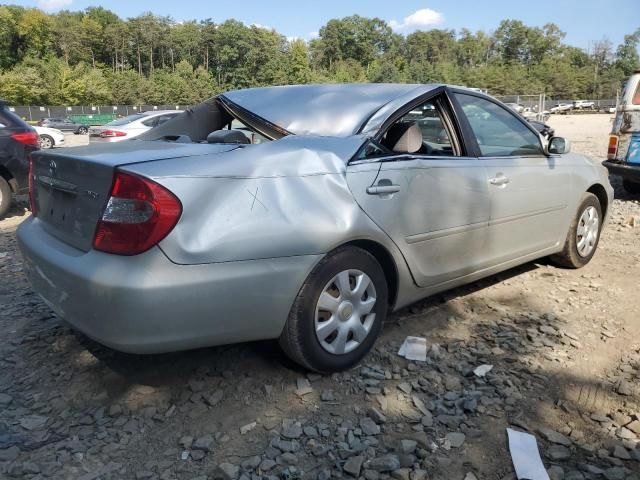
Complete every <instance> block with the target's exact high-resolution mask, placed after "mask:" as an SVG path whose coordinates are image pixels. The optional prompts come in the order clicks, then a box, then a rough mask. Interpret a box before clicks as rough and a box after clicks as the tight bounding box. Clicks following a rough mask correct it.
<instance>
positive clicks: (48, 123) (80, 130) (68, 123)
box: [38, 117, 89, 135]
mask: <svg viewBox="0 0 640 480" xmlns="http://www.w3.org/2000/svg"><path fill="white" fill-rule="evenodd" d="M38 126H39V127H48V128H57V129H58V130H62V131H63V132H73V133H75V134H76V135H84V134H86V133H88V132H89V127H87V126H86V125H84V124H82V123H78V122H74V121H73V120H71V119H70V118H69V117H64V118H63V117H50V118H42V119H40V121H39V122H38Z"/></svg>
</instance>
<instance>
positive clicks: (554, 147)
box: [547, 137, 571, 155]
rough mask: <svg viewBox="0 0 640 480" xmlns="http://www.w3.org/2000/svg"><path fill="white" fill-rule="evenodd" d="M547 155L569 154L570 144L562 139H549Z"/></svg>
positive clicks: (566, 139)
mask: <svg viewBox="0 0 640 480" xmlns="http://www.w3.org/2000/svg"><path fill="white" fill-rule="evenodd" d="M547 151H548V152H549V153H555V154H560V155H562V154H563V153H569V152H570V151H571V142H570V141H569V139H568V138H564V137H551V140H549V146H548V147H547Z"/></svg>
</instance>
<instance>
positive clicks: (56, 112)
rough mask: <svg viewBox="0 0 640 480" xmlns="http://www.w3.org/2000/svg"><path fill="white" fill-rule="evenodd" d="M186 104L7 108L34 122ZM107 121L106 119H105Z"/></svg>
mask: <svg viewBox="0 0 640 480" xmlns="http://www.w3.org/2000/svg"><path fill="white" fill-rule="evenodd" d="M187 107H188V105H96V106H87V105H79V106H53V105H45V106H33V105H27V106H16V107H14V106H10V107H9V110H11V111H12V112H14V113H15V114H16V115H18V116H20V117H21V118H23V119H25V120H27V121H29V122H35V121H38V120H40V119H41V118H45V117H54V118H56V117H63V118H64V117H75V116H78V115H84V116H86V117H88V119H89V120H90V119H91V118H92V116H94V115H95V116H96V117H95V118H96V119H100V120H103V119H106V118H118V117H126V116H127V115H131V114H134V113H140V112H149V111H154V110H183V109H185V108H187ZM107 121H108V120H107Z"/></svg>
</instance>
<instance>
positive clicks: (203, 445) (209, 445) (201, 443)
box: [193, 434, 214, 452]
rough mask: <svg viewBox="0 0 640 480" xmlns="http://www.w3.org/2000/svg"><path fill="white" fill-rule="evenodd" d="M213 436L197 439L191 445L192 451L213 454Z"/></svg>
mask: <svg viewBox="0 0 640 480" xmlns="http://www.w3.org/2000/svg"><path fill="white" fill-rule="evenodd" d="M213 443H214V441H213V435H209V434H207V435H203V436H202V437H198V439H197V440H196V441H195V442H194V444H193V449H194V450H202V451H203V452H213Z"/></svg>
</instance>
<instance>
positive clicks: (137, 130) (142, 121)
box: [89, 110, 182, 143]
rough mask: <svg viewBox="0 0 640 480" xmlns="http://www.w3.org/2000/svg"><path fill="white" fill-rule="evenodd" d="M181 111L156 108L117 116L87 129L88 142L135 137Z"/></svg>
mask: <svg viewBox="0 0 640 480" xmlns="http://www.w3.org/2000/svg"><path fill="white" fill-rule="evenodd" d="M181 113H182V110H158V111H151V112H142V113H134V114H133V115H128V116H126V117H123V118H118V119H116V120H114V121H113V122H109V123H107V124H106V125H103V126H101V127H92V128H91V129H90V130H89V143H111V142H120V141H122V140H128V139H130V138H135V137H137V136H138V135H140V134H141V133H144V132H146V131H147V130H150V129H152V128H154V127H157V126H158V125H162V124H163V123H165V122H166V121H168V120H171V119H172V118H174V117H177V116H178V115H180V114H181Z"/></svg>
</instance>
